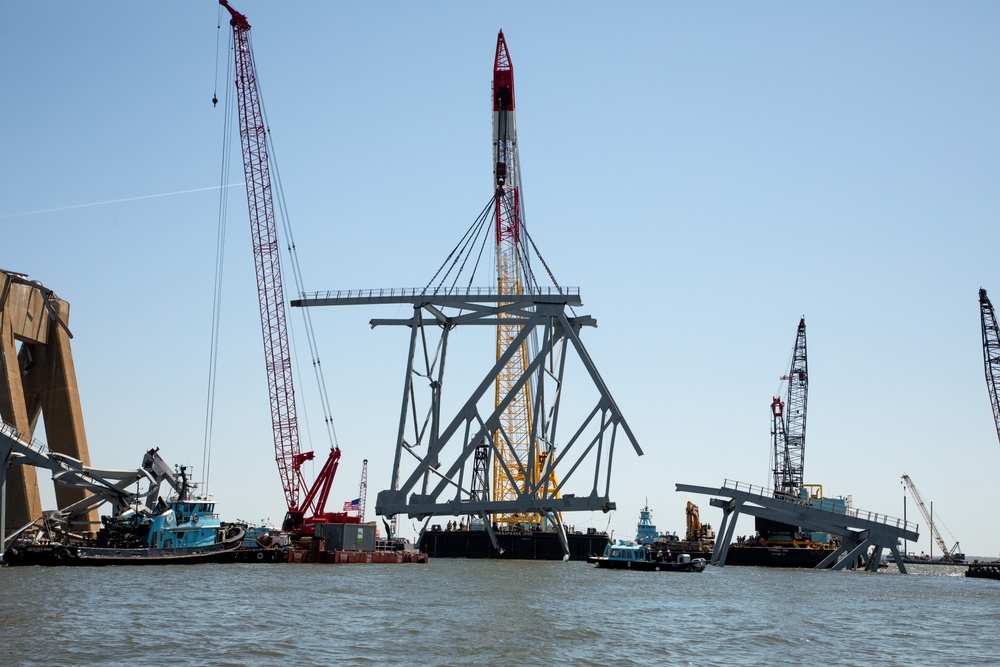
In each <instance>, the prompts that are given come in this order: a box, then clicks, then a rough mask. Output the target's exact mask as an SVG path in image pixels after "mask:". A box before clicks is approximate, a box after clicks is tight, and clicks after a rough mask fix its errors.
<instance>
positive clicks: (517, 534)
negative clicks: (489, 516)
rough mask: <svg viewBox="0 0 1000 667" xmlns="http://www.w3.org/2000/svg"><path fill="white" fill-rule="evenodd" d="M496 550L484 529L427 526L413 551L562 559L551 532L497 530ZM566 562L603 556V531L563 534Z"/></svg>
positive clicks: (431, 554) (556, 538)
mask: <svg viewBox="0 0 1000 667" xmlns="http://www.w3.org/2000/svg"><path fill="white" fill-rule="evenodd" d="M496 536H497V542H498V543H499V545H500V549H499V550H497V549H495V548H494V547H493V543H492V542H491V541H490V536H489V533H488V532H487V531H486V530H470V529H462V530H442V529H441V526H439V525H437V524H435V525H432V526H430V527H429V528H428V529H427V530H426V531H424V533H423V535H421V537H420V539H419V540H418V542H417V545H416V546H417V549H418V550H419V551H420V552H422V553H425V554H427V555H428V556H429V557H431V558H503V559H513V560H563V559H564V556H565V554H564V553H563V548H562V544H561V542H560V540H559V535H558V534H557V533H555V532H551V531H542V530H530V531H514V530H498V531H496ZM566 538H567V541H568V542H569V560H587V557H588V556H596V555H598V554H602V553H604V548H605V547H606V546H607V545H608V544H609V543H610V542H611V538H610V537H608V534H607V533H605V532H600V531H597V530H595V529H593V528H588V529H587V532H585V533H580V532H567V533H566Z"/></svg>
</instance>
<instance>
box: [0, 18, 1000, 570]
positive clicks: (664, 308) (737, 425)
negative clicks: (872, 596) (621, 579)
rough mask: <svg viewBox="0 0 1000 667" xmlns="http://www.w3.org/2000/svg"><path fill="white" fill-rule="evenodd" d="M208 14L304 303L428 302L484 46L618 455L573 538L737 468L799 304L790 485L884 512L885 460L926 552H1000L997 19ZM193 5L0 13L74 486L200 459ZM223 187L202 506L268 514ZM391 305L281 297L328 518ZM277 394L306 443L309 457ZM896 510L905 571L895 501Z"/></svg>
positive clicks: (216, 114) (245, 269)
mask: <svg viewBox="0 0 1000 667" xmlns="http://www.w3.org/2000/svg"><path fill="white" fill-rule="evenodd" d="M234 4H235V6H236V7H237V9H239V10H240V11H242V12H244V13H245V14H246V15H247V16H248V17H249V19H250V22H251V24H252V26H253V31H252V34H253V40H254V50H255V57H256V61H257V70H258V76H259V78H260V81H261V84H262V88H263V98H264V104H265V106H266V109H267V114H268V118H269V120H270V127H271V131H272V135H273V139H274V142H275V145H276V147H277V162H278V165H279V169H280V175H281V179H282V183H283V186H284V191H285V196H286V200H287V202H288V205H289V210H290V213H291V224H292V227H293V229H294V231H295V237H296V241H297V244H298V248H299V258H300V261H301V265H302V271H303V274H304V278H305V283H306V288H307V289H309V290H321V289H335V288H366V287H404V286H405V287H412V286H422V285H423V284H425V283H426V282H427V280H428V279H429V277H430V276H431V275H432V274H433V272H434V270H435V269H436V268H437V266H438V265H439V264H440V262H441V261H442V260H443V258H444V257H445V255H446V254H447V252H448V251H449V250H450V249H451V247H452V246H453V245H454V244H455V243H456V241H457V240H458V238H459V236H460V235H461V233H462V232H463V231H464V230H465V229H466V227H468V226H469V224H470V223H471V222H472V220H473V219H474V218H475V216H476V215H477V214H478V212H479V211H480V209H481V208H482V207H483V205H484V204H485V203H486V200H487V199H488V197H489V195H490V191H491V186H490V182H491V176H492V174H491V164H490V163H491V146H490V108H489V95H490V77H491V67H492V59H493V54H494V48H495V40H496V34H497V31H498V30H499V29H501V28H502V29H503V30H504V34H505V35H506V37H507V43H508V46H509V48H510V53H511V57H512V60H513V64H514V70H515V82H516V90H517V105H518V106H517V120H518V134H519V140H520V155H521V166H522V169H523V179H524V196H525V199H526V202H527V217H528V221H529V224H530V226H531V229H532V234H533V236H534V238H535V240H536V241H537V242H538V244H539V246H540V247H541V249H542V253H543V255H544V256H545V258H546V260H547V261H548V262H549V264H550V265H551V266H552V268H553V271H554V272H555V275H556V276H557V278H558V280H559V281H560V283H561V284H564V285H578V286H579V287H580V288H581V292H582V295H583V299H584V303H585V307H584V308H583V309H582V310H583V312H585V313H588V314H591V315H593V316H594V317H596V318H597V319H598V322H599V324H600V326H599V328H598V329H596V330H588V331H586V332H585V335H584V342H585V343H586V345H587V346H588V349H589V350H590V352H591V355H592V356H593V358H594V360H595V361H596V363H597V365H598V367H599V368H600V369H601V373H602V375H603V376H604V379H605V380H606V382H607V383H608V385H609V386H610V388H611V390H612V392H613V393H614V395H615V398H616V399H617V401H618V404H619V405H620V407H621V408H622V410H623V411H624V412H625V415H626V417H627V419H628V421H629V422H630V425H631V426H632V428H633V430H634V431H635V432H636V434H637V436H638V438H639V440H640V443H641V445H642V447H643V449H644V450H645V452H646V455H645V456H644V457H642V458H638V457H636V456H635V455H634V454H632V453H631V452H630V451H629V450H627V449H626V448H620V449H619V451H618V455H617V457H616V476H615V480H614V484H613V486H612V498H613V499H614V500H615V501H617V503H618V508H619V509H618V511H617V512H615V513H614V514H613V515H610V516H605V515H600V514H596V515H593V516H589V515H588V516H581V517H579V518H578V519H577V520H576V521H575V523H576V525H577V526H584V525H594V526H597V527H600V528H604V527H606V526H609V527H610V528H611V529H613V530H615V532H616V535H619V536H629V535H632V534H634V527H635V523H636V521H637V520H638V512H639V509H640V508H641V507H642V505H643V504H644V503H645V501H646V499H647V498H648V501H649V504H650V506H651V507H652V508H653V510H654V520H655V522H656V523H657V525H658V527H659V528H660V529H661V530H676V531H682V530H683V528H684V515H683V510H684V503H685V501H686V500H688V498H686V497H684V496H682V495H681V494H678V493H676V492H675V491H674V484H675V483H676V482H685V483H693V484H704V485H718V484H721V482H722V481H723V480H724V479H727V478H728V479H732V480H740V481H743V482H750V483H755V484H761V485H766V484H768V482H769V480H768V458H769V451H770V433H769V419H770V416H769V415H770V413H769V405H770V402H771V397H772V396H773V395H774V394H775V392H776V391H778V389H779V381H778V377H779V376H780V375H781V374H782V373H783V372H784V371H785V370H786V369H787V365H788V361H789V356H790V353H791V348H792V343H793V342H794V336H795V327H796V325H797V323H798V320H799V317H801V316H803V315H804V316H805V318H806V323H807V326H808V340H809V371H810V379H811V384H810V393H809V418H808V428H807V437H806V458H805V471H806V475H805V477H806V479H807V481H809V482H814V483H821V484H823V485H824V490H825V492H826V493H827V495H834V496H842V495H850V496H852V498H853V501H854V504H855V505H856V506H857V507H860V508H863V509H868V510H872V511H878V512H884V513H888V514H890V515H897V516H898V515H901V514H902V512H903V495H904V494H903V487H902V484H901V481H900V477H901V475H902V474H903V473H907V474H909V475H910V476H911V477H912V478H913V480H914V481H915V482H916V484H917V486H918V488H919V489H920V491H921V493H922V494H923V495H924V497H925V499H927V500H928V501H933V502H934V510H935V515H936V516H937V517H938V518H939V519H941V520H942V521H943V522H944V524H945V525H946V527H947V529H948V530H947V532H945V539H946V541H947V542H948V544H949V546H951V543H952V542H953V539H952V536H953V537H954V539H957V540H959V541H961V544H962V546H963V547H964V549H965V551H966V552H967V553H968V554H970V555H979V556H997V555H1000V531H998V530H997V528H998V526H997V496H996V492H995V486H996V478H997V475H998V474H1000V443H998V440H997V434H996V431H995V428H994V425H993V421H992V418H991V412H990V405H989V399H988V396H987V392H986V386H985V382H984V379H983V368H982V352H981V349H980V332H979V317H978V304H977V290H978V289H979V287H985V288H987V290H990V292H991V294H992V295H993V296H994V298H1000V267H998V266H997V264H996V253H995V248H996V247H998V242H1000V238H998V232H997V225H996V220H997V219H998V217H1000V206H998V204H1000V202H998V197H997V187H996V184H997V182H998V179H1000V163H998V156H1000V132H998V129H1000V125H998V118H1000V113H998V112H1000V96H998V93H1000V87H998V82H1000V71H998V70H1000V41H998V40H997V38H996V35H997V34H998V31H1000V6H998V5H996V4H995V3H990V2H963V3H943V2H938V3H927V2H879V3H806V4H802V3H795V2H762V3H735V2H708V3H679V2H678V3H672V2H649V3H640V2H633V3H624V4H614V5H612V4H607V3H592V2H583V3H532V2H508V3H502V4H498V5H486V4H483V3H454V2H452V3H444V2H441V3H419V4H414V3H402V2H390V3H378V4H370V3H321V2H283V3H271V2H260V1H259V0H257V1H254V0H244V1H243V2H235V3H234ZM217 19H218V11H217V5H216V4H215V3H214V2H212V1H211V0H204V1H201V2H194V1H187V2H170V3H168V2H124V1H118V2H104V3H98V4H81V3H74V2H65V1H58V2H49V3H27V2H6V3H3V4H2V5H0V62H3V63H4V66H3V68H2V72H3V78H2V81H0V84H2V89H3V94H4V100H5V104H4V105H3V111H2V120H3V123H2V126H0V152H2V155H3V156H4V160H3V161H2V162H0V225H2V229H3V232H4V238H5V239H6V240H7V241H6V244H5V246H4V251H3V253H2V257H0V266H2V267H3V268H5V269H9V270H15V271H20V272H24V273H27V274H28V275H29V276H30V277H31V278H33V279H36V280H40V281H41V282H43V283H44V284H45V285H46V286H47V287H49V288H51V289H53V290H55V292H56V293H57V294H59V295H60V296H61V297H62V298H64V299H66V300H67V301H69V302H70V303H71V304H72V317H71V320H70V325H71V329H72V331H73V333H74V335H75V338H74V339H73V351H74V357H75V361H76V368H77V375H78V380H79V385H80V392H81V398H82V402H83V408H84V414H85V422H86V428H87V435H88V439H89V442H90V451H91V455H92V458H93V461H94V462H95V464H98V465H101V466H106V467H111V466H117V467H133V466H134V465H136V464H137V463H138V462H139V459H140V457H141V454H142V452H143V451H144V450H145V449H146V448H148V447H151V446H158V447H161V448H162V450H161V452H162V453H163V454H164V456H165V457H166V458H167V460H169V461H171V462H174V463H191V464H195V465H200V461H201V449H202V442H203V432H204V419H205V394H206V384H207V372H208V347H209V336H210V324H211V303H212V291H213V273H214V256H215V247H216V246H215V238H216V231H217V221H218V208H219V197H218V191H217V190H200V189H202V188H212V187H213V186H218V185H219V184H220V165H221V161H222V145H223V138H224V137H223V132H224V129H223V117H222V105H221V104H220V106H219V107H218V108H213V106H212V104H211V101H210V100H211V98H212V95H213V93H214V92H215V91H216V89H217V90H218V92H219V96H220V98H221V97H223V94H224V90H225V88H226V85H227V82H226V81H225V80H224V73H225V68H224V64H223V63H224V61H225V59H227V58H228V57H229V56H228V54H227V52H226V48H227V45H228V30H229V28H228V25H227V24H226V23H223V26H222V30H221V31H220V30H218V29H217V25H218V22H217ZM220 32H221V35H220ZM217 45H218V59H219V61H220V64H219V66H218V67H217V66H216V58H217ZM232 164H233V178H231V179H230V181H231V182H237V183H240V182H241V181H242V176H241V174H242V172H241V171H240V169H239V167H240V162H239V158H238V156H237V157H235V158H234V159H233V163H232ZM189 190H199V191H197V192H187V193H186V194H176V195H171V196H163V197H148V196H150V195H161V194H166V193H177V192H184V191H189ZM229 192H230V202H229V227H228V232H227V246H226V247H227V254H226V259H227V263H226V275H225V286H224V295H225V296H224V299H225V301H224V305H223V320H222V331H221V337H222V346H223V350H222V355H221V357H220V360H219V379H218V386H217V405H216V422H215V428H214V434H215V436H214V445H213V461H214V463H213V468H212V488H211V490H212V491H213V492H214V493H215V495H216V496H217V497H218V499H219V501H220V506H221V508H222V510H223V515H224V518H227V519H234V518H237V517H239V518H244V519H249V520H258V519H261V518H267V517H270V518H271V519H272V520H274V521H280V519H281V516H282V515H283V512H284V507H283V501H282V496H281V491H280V486H279V484H278V476H277V471H276V469H275V466H274V461H273V451H272V445H271V440H270V437H271V436H270V425H269V413H268V408H267V385H266V382H265V378H264V371H263V362H262V353H261V350H260V333H259V318H258V313H257V304H256V294H255V285H254V279H253V263H252V256H251V251H250V243H249V230H248V225H247V222H246V208H245V202H244V199H243V190H242V188H241V187H234V188H230V190H229ZM118 200H129V201H118ZM112 201H118V203H104V204H100V202H112ZM83 204H97V205H93V206H82V207H81V206H80V205H83ZM54 209H56V210H54ZM40 211H46V212H40ZM286 282H288V281H286ZM396 314H397V313H396V312H395V311H393V312H386V311H384V310H379V309H365V308H360V309H357V310H353V309H335V310H332V309H328V310H325V311H316V312H314V315H313V322H314V324H315V326H316V329H317V334H318V336H319V343H320V351H321V354H322V357H323V362H324V367H325V369H326V375H327V383H328V384H329V385H330V398H331V401H332V403H333V406H334V416H335V419H336V423H337V429H338V434H339V439H340V445H341V447H342V449H343V451H344V457H343V459H342V465H341V468H340V473H339V475H338V478H337V482H336V485H335V488H334V491H333V494H332V495H333V503H332V504H333V505H335V506H336V505H339V504H340V503H341V502H342V501H343V500H345V499H348V498H353V497H355V495H356V493H357V491H356V489H357V484H358V481H359V479H360V470H361V460H362V459H363V458H365V457H367V458H368V459H369V460H370V464H369V465H370V468H369V494H368V501H369V507H370V511H369V518H371V516H372V512H373V509H374V500H375V494H376V493H377V491H378V490H380V489H383V488H386V487H387V486H388V483H389V472H390V468H389V466H390V465H391V457H392V448H393V443H392V441H393V437H394V433H395V422H396V419H397V410H398V405H399V390H400V388H401V385H402V373H403V367H404V363H405V347H406V343H405V335H404V334H403V333H401V331H400V330H398V329H376V330H374V331H372V330H370V328H369V327H368V320H369V319H370V318H372V317H392V316H394V315H396ZM293 315H294V316H295V317H294V319H295V320H296V321H297V320H298V316H297V313H293ZM484 353H485V354H486V355H487V357H488V356H489V355H490V354H491V352H490V351H489V350H488V349H487V350H486V351H484ZM303 382H311V380H310V379H309V377H308V376H307V377H306V379H305V380H304V381H303ZM300 384H301V383H300ZM308 409H309V414H308V418H309V419H311V420H312V421H313V422H314V424H313V425H312V426H309V425H308V424H307V425H306V427H305V428H304V431H306V435H308V434H309V432H311V433H312V435H313V442H312V443H311V444H310V443H309V442H308V441H307V442H306V443H305V445H304V446H306V447H315V448H316V449H318V450H322V449H323V448H324V447H325V443H324V441H323V439H322V438H321V437H319V436H320V435H321V431H322V427H321V422H320V421H319V420H318V417H319V416H320V415H319V411H318V407H316V408H308ZM691 500H694V501H695V502H696V503H698V504H699V505H700V506H701V508H702V515H703V520H705V521H708V522H710V523H713V524H714V525H716V526H718V523H719V521H720V519H721V513H720V512H719V511H718V510H714V509H711V508H709V506H708V499H707V498H704V497H702V498H697V497H695V498H691ZM908 518H909V519H910V520H915V521H918V522H919V523H920V524H921V526H922V540H921V542H920V544H919V545H917V547H916V550H917V551H918V552H919V551H921V550H922V551H928V550H929V549H930V538H929V533H928V531H927V530H926V526H925V525H924V523H925V522H924V521H923V520H922V519H921V518H920V517H918V516H917V513H916V510H915V508H914V506H913V504H912V502H910V503H909V506H908ZM403 523H404V526H406V525H407V524H409V523H410V522H409V521H408V520H406V521H404V522H403ZM406 527H408V526H406ZM750 531H751V526H750V525H749V524H747V526H746V527H745V528H743V527H742V526H741V530H740V532H742V533H749V532H750ZM911 548H912V545H911ZM934 551H935V552H937V551H938V548H937V546H935V547H934Z"/></svg>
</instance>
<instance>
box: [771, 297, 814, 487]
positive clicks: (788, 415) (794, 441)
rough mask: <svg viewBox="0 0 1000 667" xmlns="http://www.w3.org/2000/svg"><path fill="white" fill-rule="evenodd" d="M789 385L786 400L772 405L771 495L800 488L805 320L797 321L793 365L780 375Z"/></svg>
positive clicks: (803, 442)
mask: <svg viewBox="0 0 1000 667" xmlns="http://www.w3.org/2000/svg"><path fill="white" fill-rule="evenodd" d="M781 379H782V380H783V381H787V382H788V394H787V401H786V402H785V403H782V401H781V399H780V398H778V397H777V396H775V397H774V400H773V401H772V402H771V416H772V419H773V427H772V430H771V437H772V442H773V451H772V461H773V463H774V467H773V469H772V474H773V476H774V496H775V497H776V498H782V497H794V496H797V495H798V493H799V489H801V488H802V477H803V464H804V462H805V445H806V402H807V399H808V396H809V367H808V364H807V362H806V320H805V318H804V317H803V318H801V319H800V320H799V327H798V330H797V332H796V335H795V347H794V348H793V349H792V362H791V365H790V367H789V369H788V375H783V376H781Z"/></svg>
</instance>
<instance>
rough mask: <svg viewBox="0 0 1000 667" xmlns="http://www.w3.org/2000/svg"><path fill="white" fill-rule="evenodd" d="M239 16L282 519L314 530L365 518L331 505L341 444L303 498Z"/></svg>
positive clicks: (269, 218) (250, 63) (250, 197)
mask: <svg viewBox="0 0 1000 667" xmlns="http://www.w3.org/2000/svg"><path fill="white" fill-rule="evenodd" d="M219 4H220V5H222V6H223V7H225V8H226V9H227V10H228V11H229V13H230V14H231V15H232V20H230V22H229V24H230V25H231V26H232V27H233V51H234V53H235V56H236V93H237V104H238V107H239V109H238V114H239V122H240V139H241V142H242V146H243V169H244V174H245V176H246V184H247V201H248V204H249V208H250V232H251V236H252V240H253V254H254V263H255V266H256V272H257V300H258V302H259V304H260V323H261V330H262V331H263V336H264V363H265V365H266V367H267V384H268V391H269V394H270V400H271V428H272V431H273V434H274V451H275V460H276V461H277V463H278V473H279V475H280V477H281V485H282V488H283V489H284V492H285V502H286V503H287V504H288V513H287V514H286V515H285V521H284V524H283V526H282V528H283V529H284V530H287V531H289V532H292V533H300V534H305V533H308V534H312V533H313V532H315V524H316V523H359V522H360V518H359V517H351V516H348V515H347V514H346V513H345V512H326V501H327V499H328V498H329V495H330V488H331V487H332V485H333V479H334V477H335V476H336V475H337V465H338V464H339V462H340V448H339V447H337V446H333V447H331V448H330V455H329V457H328V458H327V460H326V463H325V464H324V465H323V468H322V470H320V472H319V475H317V477H316V479H315V481H314V482H313V484H312V486H311V487H310V488H309V491H308V493H306V496H305V498H304V499H303V500H302V501H301V502H299V489H300V487H301V488H304V487H306V484H305V480H304V478H303V476H302V464H303V463H305V462H306V461H311V460H312V459H313V458H314V453H313V452H302V451H301V450H300V448H299V426H298V419H297V417H296V414H295V388H294V386H293V384H292V359H291V353H290V351H289V345H288V329H287V327H286V322H285V320H286V318H285V299H284V294H283V290H282V283H281V264H280V256H279V252H278V250H279V248H278V232H277V227H276V225H275V212H274V203H273V198H272V190H271V172H270V163H269V161H268V152H267V128H266V127H265V125H264V114H263V111H262V109H261V104H260V89H259V87H258V86H257V74H256V70H255V67H254V59H253V51H252V49H251V47H250V23H249V21H247V17H246V16H244V15H243V14H240V13H239V12H237V11H236V10H235V9H233V8H232V7H230V6H229V2H228V0H219Z"/></svg>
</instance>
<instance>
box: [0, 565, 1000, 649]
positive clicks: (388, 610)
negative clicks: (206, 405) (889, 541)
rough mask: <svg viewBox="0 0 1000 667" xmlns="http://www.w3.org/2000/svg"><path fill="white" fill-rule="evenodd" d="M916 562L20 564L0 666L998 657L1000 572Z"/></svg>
mask: <svg viewBox="0 0 1000 667" xmlns="http://www.w3.org/2000/svg"><path fill="white" fill-rule="evenodd" d="M912 571H913V574H911V575H910V576H906V577H904V576H899V575H897V574H892V573H886V572H880V573H877V574H873V573H860V572H829V571H822V572H820V571H812V570H772V569H766V568H752V567H726V568H713V567H709V568H708V569H707V570H706V571H705V572H703V573H700V574H685V573H654V572H649V573H640V572H627V571H625V572H623V571H610V570H600V569H597V568H595V567H594V566H592V565H587V564H586V563H583V562H570V563H560V562H532V561H481V560H461V559H436V560H432V561H431V562H430V563H428V564H426V565H418V564H405V565H258V564H233V565H191V566H148V567H109V568H10V567H8V568H3V569H0V624H2V628H3V629H2V638H0V664H3V665H124V664H148V665H165V664H174V665H220V666H221V665H277V664H281V665H334V664H336V665H397V664H405V665H454V666H458V665H503V666H512V667H513V666H521V665H601V666H602V667H603V666H606V665H610V664H614V665H699V666H702V665H706V666H714V665H725V666H727V667H731V666H734V665H764V664H772V665H783V664H796V665H797V664H817V665H824V666H827V665H859V666H861V665H864V666H865V667H870V665H872V664H876V663H881V664H884V665H911V664H926V665H942V664H949V665H996V664H998V662H1000V658H998V649H997V641H996V639H997V632H998V630H1000V581H991V580H977V579H967V578H965V577H964V576H963V574H964V568H960V567H950V566H914V567H913V568H912Z"/></svg>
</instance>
